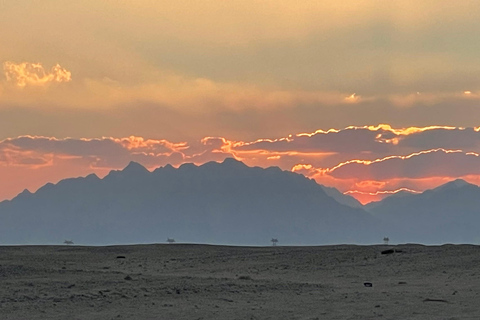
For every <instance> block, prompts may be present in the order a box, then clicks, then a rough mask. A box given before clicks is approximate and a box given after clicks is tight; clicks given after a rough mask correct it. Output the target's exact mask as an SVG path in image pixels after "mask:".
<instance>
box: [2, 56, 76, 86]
mask: <svg viewBox="0 0 480 320" xmlns="http://www.w3.org/2000/svg"><path fill="white" fill-rule="evenodd" d="M3 71H4V73H5V77H6V80H7V82H10V83H13V84H15V85H16V86H18V87H25V86H29V85H32V86H42V85H45V84H48V83H52V82H57V83H59V82H70V81H72V73H71V72H70V71H68V70H67V69H65V68H63V67H62V66H60V65H59V64H56V65H55V66H53V67H52V68H51V69H50V70H49V71H47V70H45V68H44V67H43V65H42V64H41V63H31V62H22V63H14V62H11V61H5V62H4V63H3Z"/></svg>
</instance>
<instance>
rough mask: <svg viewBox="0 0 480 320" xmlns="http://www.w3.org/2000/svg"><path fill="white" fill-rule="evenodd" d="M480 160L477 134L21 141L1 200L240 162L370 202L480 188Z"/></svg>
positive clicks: (340, 132) (8, 165) (357, 131)
mask: <svg viewBox="0 0 480 320" xmlns="http://www.w3.org/2000/svg"><path fill="white" fill-rule="evenodd" d="M479 155H480V128H478V127H473V128H457V127H446V126H432V127H406V128H393V127H391V126H390V125H378V126H362V127H354V126H350V127H347V128H344V129H329V130H316V131H314V132H311V133H308V132H306V133H296V134H290V135H288V136H286V137H278V138H273V139H257V140H254V141H240V140H230V139H227V138H225V137H205V138H203V139H200V140H198V141H196V140H193V141H178V142H172V141H169V140H166V139H147V138H143V137H137V136H130V137H125V138H111V137H104V138H96V139H89V138H82V139H75V138H64V139H59V138H52V137H42V136H20V137H16V138H8V139H4V140H2V141H1V142H0V174H2V173H3V172H7V171H8V172H10V173H9V174H10V175H15V173H14V172H17V174H18V175H19V176H20V175H22V176H23V177H24V178H22V179H21V183H20V182H18V181H19V180H18V179H16V180H12V181H17V182H18V183H17V182H15V183H16V185H15V187H12V185H11V184H8V183H6V184H4V185H3V186H2V188H0V195H1V196H2V197H3V198H7V197H12V196H14V195H15V194H16V193H18V192H20V191H21V190H23V188H25V187H28V188H30V189H32V190H35V188H38V187H39V186H40V185H41V184H43V183H46V182H47V181H57V180H59V179H62V178H66V177H70V176H75V175H85V174H88V173H92V172H94V173H97V174H98V175H100V176H102V175H104V174H106V173H107V172H108V171H109V170H112V169H121V168H123V167H125V166H126V165H127V164H128V162H130V161H137V162H139V163H142V164H143V165H144V166H146V167H147V168H148V169H150V170H152V169H154V168H156V167H159V166H165V165H167V164H171V165H173V166H179V165H181V164H183V163H187V162H193V163H196V164H202V163H205V162H208V161H222V160H223V159H225V158H227V157H235V158H236V159H238V160H241V161H244V162H245V163H246V164H248V165H250V166H261V167H268V166H278V167H280V168H282V169H284V170H290V171H293V172H297V173H300V174H303V175H305V176H307V177H309V178H312V179H315V180H316V181H317V182H319V183H321V184H324V185H327V186H333V187H336V188H338V189H339V190H340V191H342V192H344V193H346V194H350V195H352V196H354V197H356V198H357V199H359V200H360V201H362V202H368V201H373V200H378V199H381V198H383V197H385V196H387V195H389V194H392V193H396V192H399V191H402V190H403V191H408V192H421V191H424V190H426V189H428V188H433V187H436V186H438V185H440V184H443V183H445V182H447V181H450V180H454V179H457V178H464V179H466V180H468V181H470V182H472V183H480V169H479V168H480V156H479ZM25 172H28V174H25ZM47 173H48V174H51V176H48V174H47ZM28 176H29V178H25V177H28ZM47 177H48V178H47ZM30 178H31V179H30ZM7 186H8V188H7Z"/></svg>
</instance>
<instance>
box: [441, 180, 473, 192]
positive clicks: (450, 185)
mask: <svg viewBox="0 0 480 320" xmlns="http://www.w3.org/2000/svg"><path fill="white" fill-rule="evenodd" d="M465 186H473V184H471V183H468V182H467V181H465V180H463V179H456V180H452V181H450V182H447V183H445V184H442V185H441V186H439V187H437V188H435V189H433V191H445V190H454V189H459V188H462V187H465Z"/></svg>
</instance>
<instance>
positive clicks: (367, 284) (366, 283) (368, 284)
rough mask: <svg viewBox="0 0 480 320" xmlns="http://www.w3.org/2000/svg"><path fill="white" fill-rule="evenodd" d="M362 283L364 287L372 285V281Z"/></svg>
mask: <svg viewBox="0 0 480 320" xmlns="http://www.w3.org/2000/svg"><path fill="white" fill-rule="evenodd" d="M363 285H364V286H365V287H368V288H371V287H373V283H371V282H364V283H363Z"/></svg>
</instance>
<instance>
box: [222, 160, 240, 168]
mask: <svg viewBox="0 0 480 320" xmlns="http://www.w3.org/2000/svg"><path fill="white" fill-rule="evenodd" d="M222 164H223V165H228V166H242V167H245V164H244V163H243V162H242V161H239V160H237V159H235V158H225V159H224V160H223V162H222Z"/></svg>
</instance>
